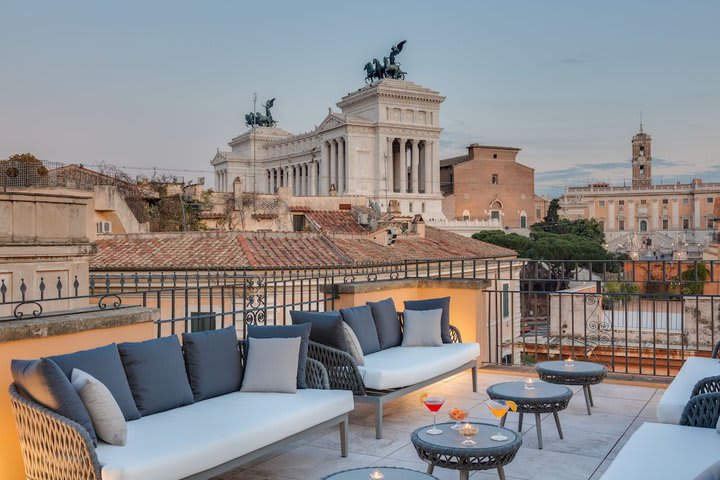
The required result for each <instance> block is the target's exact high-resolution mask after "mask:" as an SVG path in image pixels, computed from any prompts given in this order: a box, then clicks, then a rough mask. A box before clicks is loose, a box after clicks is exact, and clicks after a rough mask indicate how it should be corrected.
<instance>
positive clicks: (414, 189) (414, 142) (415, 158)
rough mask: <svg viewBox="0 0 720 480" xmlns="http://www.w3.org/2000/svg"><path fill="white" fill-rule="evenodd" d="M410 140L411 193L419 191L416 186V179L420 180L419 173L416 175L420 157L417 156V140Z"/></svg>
mask: <svg viewBox="0 0 720 480" xmlns="http://www.w3.org/2000/svg"><path fill="white" fill-rule="evenodd" d="M410 141H411V142H412V144H411V146H410V149H411V151H410V162H411V167H410V168H412V173H411V175H412V176H411V180H410V181H411V183H412V192H413V193H419V191H420V189H419V187H418V181H419V180H420V175H418V167H419V165H420V158H419V156H418V153H419V149H418V141H417V140H410Z"/></svg>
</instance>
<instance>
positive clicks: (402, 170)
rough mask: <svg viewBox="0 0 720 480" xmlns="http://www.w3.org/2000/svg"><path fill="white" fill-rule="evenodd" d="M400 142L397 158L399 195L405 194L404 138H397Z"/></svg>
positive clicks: (405, 156)
mask: <svg viewBox="0 0 720 480" xmlns="http://www.w3.org/2000/svg"><path fill="white" fill-rule="evenodd" d="M398 141H399V142H400V156H399V159H398V160H399V162H398V164H399V167H400V168H399V169H398V175H400V193H407V173H408V172H407V150H406V149H405V147H407V144H406V141H407V140H406V139H405V138H398Z"/></svg>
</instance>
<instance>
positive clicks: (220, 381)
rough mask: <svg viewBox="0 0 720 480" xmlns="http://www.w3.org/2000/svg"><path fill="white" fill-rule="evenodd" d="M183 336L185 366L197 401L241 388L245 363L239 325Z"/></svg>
mask: <svg viewBox="0 0 720 480" xmlns="http://www.w3.org/2000/svg"><path fill="white" fill-rule="evenodd" d="M182 336H183V347H185V367H186V369H187V376H188V379H189V380H190V388H192V392H193V398H194V399H195V401H196V402H199V401H200V400H205V399H207V398H212V397H217V396H219V395H225V394H226V393H230V392H236V391H238V390H240V384H241V383H242V364H241V359H240V347H239V346H238V339H237V333H236V332H235V327H232V326H231V327H227V328H223V329H221V330H207V331H203V332H195V333H183V334H182Z"/></svg>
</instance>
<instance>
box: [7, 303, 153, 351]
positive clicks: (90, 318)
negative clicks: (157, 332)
mask: <svg viewBox="0 0 720 480" xmlns="http://www.w3.org/2000/svg"><path fill="white" fill-rule="evenodd" d="M158 318H160V310H159V309H157V308H145V307H137V306H133V307H124V308H118V309H111V310H93V311H78V312H77V313H67V314H64V315H48V316H47V317H39V318H28V319H25V320H5V321H2V322H0V343H3V342H12V341H16V340H27V339H31V338H44V337H53V336H57V335H67V334H71V333H80V332H86V331H89V330H99V329H104V328H115V327H123V326H126V325H135V324H139V323H149V322H154V321H155V320H156V319H158Z"/></svg>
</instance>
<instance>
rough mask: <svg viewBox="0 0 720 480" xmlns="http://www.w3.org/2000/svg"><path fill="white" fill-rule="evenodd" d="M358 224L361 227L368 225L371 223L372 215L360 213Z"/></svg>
mask: <svg viewBox="0 0 720 480" xmlns="http://www.w3.org/2000/svg"><path fill="white" fill-rule="evenodd" d="M358 223H359V224H360V225H367V224H369V223H370V215H368V214H367V213H359V214H358Z"/></svg>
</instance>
